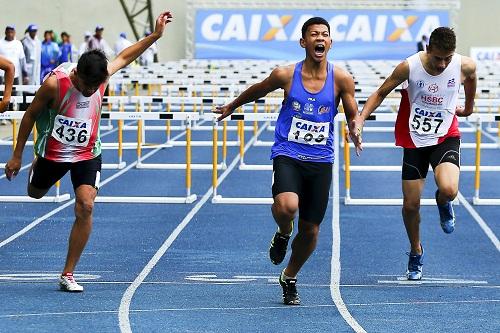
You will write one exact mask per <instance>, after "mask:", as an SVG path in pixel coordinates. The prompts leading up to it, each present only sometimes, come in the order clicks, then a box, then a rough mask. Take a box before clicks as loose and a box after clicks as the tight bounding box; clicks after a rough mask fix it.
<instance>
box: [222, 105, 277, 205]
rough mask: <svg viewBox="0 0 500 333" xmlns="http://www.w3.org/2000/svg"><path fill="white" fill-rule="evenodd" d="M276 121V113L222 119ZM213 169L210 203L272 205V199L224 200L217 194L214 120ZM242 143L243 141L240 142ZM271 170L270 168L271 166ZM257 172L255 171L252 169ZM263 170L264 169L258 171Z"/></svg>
mask: <svg viewBox="0 0 500 333" xmlns="http://www.w3.org/2000/svg"><path fill="white" fill-rule="evenodd" d="M276 119H278V113H262V114H259V113H246V114H245V113H239V114H238V113H236V114H232V115H231V116H230V117H228V118H226V119H224V120H223V121H224V122H227V121H230V120H231V121H234V120H236V121H241V122H243V121H244V120H253V121H271V120H276ZM213 127H214V129H213V168H212V189H213V193H212V203H214V204H246V205H248V204H255V205H269V204H272V203H273V198H262V197H260V198H259V197H233V198H226V197H223V196H222V195H220V194H217V186H218V182H217V168H216V167H215V166H216V163H217V150H218V145H217V132H218V130H217V121H216V120H214V124H213ZM265 129H266V126H262V127H261V128H260V129H259V130H258V131H257V135H254V136H253V137H252V139H250V140H249V141H248V143H247V145H246V147H250V146H252V145H253V143H254V142H255V140H256V139H257V138H258V135H259V134H260V133H262V132H263V131H264V130H265ZM242 141H243V140H242ZM244 150H245V147H243V146H240V153H239V156H240V161H241V160H242V159H243V156H244ZM271 169H272V166H271ZM254 170H257V169H254ZM260 170H264V169H260Z"/></svg>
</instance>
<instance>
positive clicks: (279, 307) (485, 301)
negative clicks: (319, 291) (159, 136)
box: [0, 299, 500, 318]
mask: <svg viewBox="0 0 500 333" xmlns="http://www.w3.org/2000/svg"><path fill="white" fill-rule="evenodd" d="M499 302H500V299H478V300H463V301H415V302H373V303H350V304H349V306H360V307H361V306H385V305H389V306H393V305H410V306H413V305H431V304H435V305H439V304H444V305H448V304H488V303H499ZM333 307H335V305H334V304H312V305H301V306H285V305H276V306H254V307H196V308H158V309H136V310H130V312H131V313H133V314H135V313H155V312H189V311H216V312H220V311H255V310H286V311H300V310H303V309H316V308H333ZM117 312H118V311H117V310H96V311H68V312H40V313H19V314H6V315H0V318H20V317H45V316H47V317H48V316H68V315H70V316H74V315H81V314H87V315H95V314H108V313H117Z"/></svg>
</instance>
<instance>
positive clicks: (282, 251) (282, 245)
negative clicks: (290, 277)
mask: <svg viewBox="0 0 500 333" xmlns="http://www.w3.org/2000/svg"><path fill="white" fill-rule="evenodd" d="M289 240H290V236H286V235H282V234H280V233H279V232H276V233H275V234H274V237H273V239H272V240H271V246H269V258H270V259H271V262H272V263H273V264H275V265H279V264H281V263H282V262H283V259H285V255H286V249H287V247H288V241H289Z"/></svg>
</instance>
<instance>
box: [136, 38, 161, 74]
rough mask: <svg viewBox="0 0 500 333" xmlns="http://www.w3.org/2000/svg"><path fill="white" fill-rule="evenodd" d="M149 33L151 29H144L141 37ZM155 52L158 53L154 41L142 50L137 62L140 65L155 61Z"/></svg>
mask: <svg viewBox="0 0 500 333" xmlns="http://www.w3.org/2000/svg"><path fill="white" fill-rule="evenodd" d="M150 34H151V31H149V30H146V32H145V33H144V37H143V38H142V39H144V38H145V37H147V36H149V35H150ZM157 53H158V48H157V47H156V43H153V44H151V46H150V47H148V48H147V49H146V51H144V52H143V53H142V54H141V56H140V57H139V63H140V64H141V65H142V66H149V65H151V64H152V63H153V62H154V61H155V54H157Z"/></svg>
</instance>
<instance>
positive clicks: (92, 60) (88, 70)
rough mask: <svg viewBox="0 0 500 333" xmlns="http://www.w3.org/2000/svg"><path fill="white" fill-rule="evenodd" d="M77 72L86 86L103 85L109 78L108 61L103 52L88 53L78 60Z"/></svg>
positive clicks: (93, 51) (92, 51)
mask: <svg viewBox="0 0 500 333" xmlns="http://www.w3.org/2000/svg"><path fill="white" fill-rule="evenodd" d="M76 71H77V73H78V76H79V77H80V78H81V79H82V80H83V81H84V82H85V83H86V84H88V85H92V86H93V85H98V84H101V83H103V82H105V81H106V79H107V78H108V59H107V58H106V55H105V54H104V52H102V51H101V50H90V51H87V52H85V53H84V54H82V56H81V57H80V59H79V60H78V64H77V66H76Z"/></svg>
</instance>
